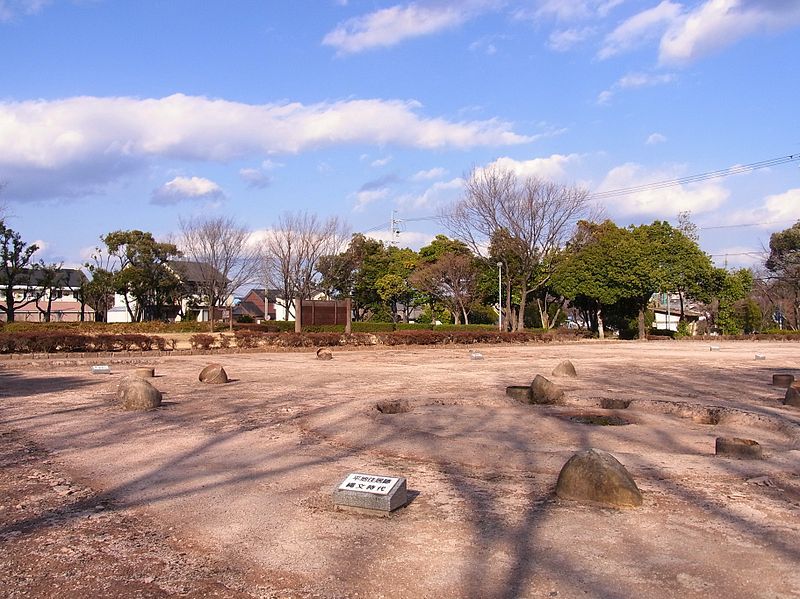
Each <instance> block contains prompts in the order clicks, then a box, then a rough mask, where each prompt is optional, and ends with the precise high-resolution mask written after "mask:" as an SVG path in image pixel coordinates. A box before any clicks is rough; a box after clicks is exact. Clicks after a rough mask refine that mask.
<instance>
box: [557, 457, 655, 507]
mask: <svg viewBox="0 0 800 599" xmlns="http://www.w3.org/2000/svg"><path fill="white" fill-rule="evenodd" d="M556 495H557V496H558V497H560V498H561V499H569V500H572V501H582V502H588V503H595V504H599V505H603V506H607V507H635V506H638V505H642V494H641V492H640V491H639V488H638V487H637V486H636V483H635V482H634V480H633V478H632V477H631V475H630V474H628V471H627V470H626V469H625V466H623V465H622V464H620V463H619V461H618V460H617V458H615V457H614V456H613V455H611V454H610V453H606V452H605V451H600V450H598V449H589V450H586V451H581V452H578V453H576V454H575V455H573V456H572V457H571V458H570V459H569V460H567V463H566V464H564V467H563V468H562V469H561V472H560V473H559V475H558V483H557V484H556Z"/></svg>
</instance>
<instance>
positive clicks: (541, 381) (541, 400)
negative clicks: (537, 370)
mask: <svg viewBox="0 0 800 599" xmlns="http://www.w3.org/2000/svg"><path fill="white" fill-rule="evenodd" d="M563 401H564V391H563V390H562V389H561V388H560V387H559V386H558V385H556V384H555V383H552V382H550V381H549V380H547V379H546V378H544V377H543V376H542V375H541V374H537V375H536V378H535V379H533V382H532V383H531V399H530V402H531V403H536V404H558V403H562V402H563Z"/></svg>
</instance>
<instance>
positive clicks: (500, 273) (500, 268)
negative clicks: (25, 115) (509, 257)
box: [497, 262, 503, 333]
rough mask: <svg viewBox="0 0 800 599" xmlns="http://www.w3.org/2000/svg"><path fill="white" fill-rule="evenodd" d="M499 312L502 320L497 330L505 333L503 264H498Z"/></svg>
mask: <svg viewBox="0 0 800 599" xmlns="http://www.w3.org/2000/svg"><path fill="white" fill-rule="evenodd" d="M497 312H498V314H500V320H499V322H498V324H497V328H498V329H499V330H500V332H501V333H502V332H503V263H502V262H498V263H497Z"/></svg>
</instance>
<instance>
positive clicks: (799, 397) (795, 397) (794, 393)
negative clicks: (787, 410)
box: [783, 385, 800, 408]
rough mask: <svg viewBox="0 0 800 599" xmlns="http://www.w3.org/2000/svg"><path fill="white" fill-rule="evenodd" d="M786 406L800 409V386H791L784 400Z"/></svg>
mask: <svg viewBox="0 0 800 599" xmlns="http://www.w3.org/2000/svg"><path fill="white" fill-rule="evenodd" d="M783 403H784V405H787V406H794V407H795V408H800V385H790V386H789V388H788V389H787V390H786V395H785V396H784V398H783Z"/></svg>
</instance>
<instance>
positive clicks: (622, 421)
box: [559, 414, 632, 426]
mask: <svg viewBox="0 0 800 599" xmlns="http://www.w3.org/2000/svg"><path fill="white" fill-rule="evenodd" d="M559 418H563V419H564V420H569V421H570V422H577V423H578V424H590V425H592V426H625V425H626V424H632V422H631V421H630V420H627V419H626V418H622V417H621V416H611V415H609V414H564V415H562V416H559Z"/></svg>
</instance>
